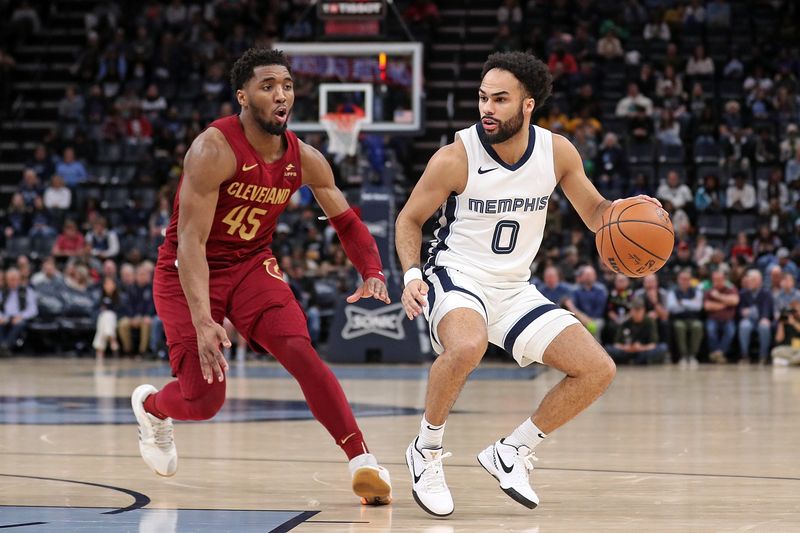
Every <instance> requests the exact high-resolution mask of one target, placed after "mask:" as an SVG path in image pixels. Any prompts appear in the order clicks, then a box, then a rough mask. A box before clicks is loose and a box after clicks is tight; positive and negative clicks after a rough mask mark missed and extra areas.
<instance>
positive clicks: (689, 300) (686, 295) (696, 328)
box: [667, 270, 703, 365]
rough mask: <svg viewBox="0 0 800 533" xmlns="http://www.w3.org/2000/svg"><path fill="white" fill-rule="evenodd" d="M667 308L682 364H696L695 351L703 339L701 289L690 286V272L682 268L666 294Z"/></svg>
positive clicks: (698, 348)
mask: <svg viewBox="0 0 800 533" xmlns="http://www.w3.org/2000/svg"><path fill="white" fill-rule="evenodd" d="M667 310H668V311H669V315H670V318H671V321H672V328H673V333H674V335H675V346H676V347H677V350H678V355H679V356H680V358H681V363H682V364H687V363H688V364H693V365H696V364H697V352H698V351H699V350H700V343H701V342H702V341H703V322H702V320H700V313H701V312H702V310H703V291H702V290H700V288H699V287H692V273H691V271H689V270H682V271H681V272H680V273H679V274H678V285H677V286H676V287H675V288H674V289H672V290H671V291H670V292H669V295H668V296H667Z"/></svg>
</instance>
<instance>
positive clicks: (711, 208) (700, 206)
mask: <svg viewBox="0 0 800 533" xmlns="http://www.w3.org/2000/svg"><path fill="white" fill-rule="evenodd" d="M726 206H727V203H726V201H725V192H724V191H722V189H721V188H720V186H719V178H718V177H717V175H716V174H707V175H706V176H705V177H704V178H703V184H702V185H701V186H700V187H698V188H697V192H696V193H695V195H694V207H695V209H696V210H697V211H698V212H700V213H721V212H722V210H723V208H725V207H726Z"/></svg>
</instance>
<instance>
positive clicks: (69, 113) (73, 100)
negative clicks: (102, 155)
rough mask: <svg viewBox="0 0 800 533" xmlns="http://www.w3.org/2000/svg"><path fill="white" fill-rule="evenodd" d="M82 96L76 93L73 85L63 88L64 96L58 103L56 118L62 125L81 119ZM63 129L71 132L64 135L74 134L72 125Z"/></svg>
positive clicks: (72, 123) (75, 122)
mask: <svg viewBox="0 0 800 533" xmlns="http://www.w3.org/2000/svg"><path fill="white" fill-rule="evenodd" d="M83 108H84V102H83V96H81V95H80V94H78V92H77V90H76V89H75V86H74V85H69V86H67V88H66V89H65V90H64V97H63V98H62V99H61V101H60V102H59V103H58V120H59V122H60V123H61V125H62V127H63V126H65V125H69V124H71V125H74V124H77V123H79V122H81V121H83ZM65 131H69V132H73V133H70V134H65V135H64V137H67V138H69V137H72V135H73V134H74V131H75V129H74V126H73V127H72V128H70V129H67V130H65Z"/></svg>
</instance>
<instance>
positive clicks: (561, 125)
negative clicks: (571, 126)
mask: <svg viewBox="0 0 800 533" xmlns="http://www.w3.org/2000/svg"><path fill="white" fill-rule="evenodd" d="M549 107H550V109H549V110H548V111H547V115H545V116H543V117H542V118H540V119H539V121H538V123H537V124H538V126H539V127H540V128H545V129H548V130H551V131H560V132H564V131H565V130H566V129H567V125H568V123H569V118H568V117H567V115H565V114H564V113H563V112H562V111H561V108H559V106H558V105H557V104H551V105H550V106H549Z"/></svg>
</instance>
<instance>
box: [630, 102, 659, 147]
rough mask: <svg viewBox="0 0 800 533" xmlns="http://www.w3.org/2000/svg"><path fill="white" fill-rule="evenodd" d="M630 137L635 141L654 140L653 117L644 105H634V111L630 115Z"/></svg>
mask: <svg viewBox="0 0 800 533" xmlns="http://www.w3.org/2000/svg"><path fill="white" fill-rule="evenodd" d="M628 139H629V140H630V141H633V142H649V141H651V140H653V119H652V118H650V116H649V115H648V114H647V113H646V111H645V108H644V107H643V106H640V105H636V106H634V111H633V113H632V114H630V115H628Z"/></svg>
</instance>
